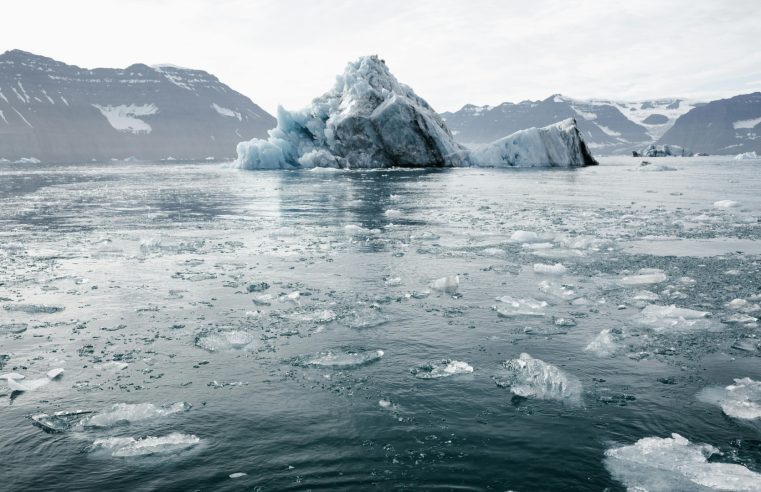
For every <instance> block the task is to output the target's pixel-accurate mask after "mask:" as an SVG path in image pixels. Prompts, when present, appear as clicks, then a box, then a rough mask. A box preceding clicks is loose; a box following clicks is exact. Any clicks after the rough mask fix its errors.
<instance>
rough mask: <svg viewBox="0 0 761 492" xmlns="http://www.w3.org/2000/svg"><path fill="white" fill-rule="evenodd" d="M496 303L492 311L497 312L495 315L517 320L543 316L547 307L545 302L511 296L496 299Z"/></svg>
mask: <svg viewBox="0 0 761 492" xmlns="http://www.w3.org/2000/svg"><path fill="white" fill-rule="evenodd" d="M497 301H499V302H500V304H498V305H496V306H494V308H493V309H494V310H495V311H497V315H499V316H501V317H503V318H517V317H530V316H537V317H542V316H544V314H545V313H544V309H545V308H546V307H547V303H546V302H545V301H538V300H536V299H531V298H528V299H518V298H515V297H511V296H502V297H498V298H497Z"/></svg>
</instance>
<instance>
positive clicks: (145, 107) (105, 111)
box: [93, 104, 159, 135]
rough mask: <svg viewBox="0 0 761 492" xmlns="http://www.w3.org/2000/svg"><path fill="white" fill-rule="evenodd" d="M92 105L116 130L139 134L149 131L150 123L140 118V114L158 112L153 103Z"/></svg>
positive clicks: (147, 114)
mask: <svg viewBox="0 0 761 492" xmlns="http://www.w3.org/2000/svg"><path fill="white" fill-rule="evenodd" d="M93 106H94V107H96V108H97V109H98V111H100V112H101V114H102V115H103V116H104V117H105V118H106V119H107V120H108V123H109V124H110V125H111V126H112V127H113V128H114V129H115V130H117V131H120V132H128V133H134V134H136V135H139V134H147V133H151V130H152V128H151V125H149V124H148V123H146V122H145V121H143V120H141V119H140V118H139V117H140V116H149V115H152V114H156V113H158V111H159V109H158V108H157V107H156V105H155V104H140V105H138V104H120V105H119V106H101V105H99V104H93Z"/></svg>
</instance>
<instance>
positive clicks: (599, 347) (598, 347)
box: [584, 328, 618, 357]
mask: <svg viewBox="0 0 761 492" xmlns="http://www.w3.org/2000/svg"><path fill="white" fill-rule="evenodd" d="M584 350H585V351H586V352H592V353H593V354H595V355H596V356H597V357H611V356H612V355H613V354H615V353H616V351H617V350H618V344H617V343H616V340H615V339H614V338H613V335H612V334H611V331H610V330H609V329H607V328H606V329H605V330H602V331H601V332H600V333H598V334H597V336H596V337H595V338H594V339H593V340H592V341H591V342H589V344H588V345H587V346H586V347H585V348H584Z"/></svg>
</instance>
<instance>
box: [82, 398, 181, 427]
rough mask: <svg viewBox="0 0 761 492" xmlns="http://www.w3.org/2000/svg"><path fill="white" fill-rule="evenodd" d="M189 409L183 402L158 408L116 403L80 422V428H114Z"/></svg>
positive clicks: (146, 404)
mask: <svg viewBox="0 0 761 492" xmlns="http://www.w3.org/2000/svg"><path fill="white" fill-rule="evenodd" d="M190 407H191V406H190V404H189V403H185V402H183V401H181V402H177V403H172V404H170V405H164V406H160V407H159V406H156V405H154V404H152V403H116V404H114V405H112V406H111V408H109V409H108V410H104V411H102V412H98V413H96V414H95V415H92V416H89V417H87V418H85V419H84V420H82V422H81V426H82V427H84V428H92V427H97V428H104V427H114V426H117V425H121V424H125V423H132V422H138V421H142V420H151V419H156V418H160V417H166V416H167V415H172V414H175V413H180V412H187V411H188V410H190Z"/></svg>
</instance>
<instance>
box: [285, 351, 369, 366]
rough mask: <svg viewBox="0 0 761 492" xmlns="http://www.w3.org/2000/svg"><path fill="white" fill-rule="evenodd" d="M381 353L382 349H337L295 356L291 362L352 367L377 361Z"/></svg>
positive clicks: (299, 364)
mask: <svg viewBox="0 0 761 492" xmlns="http://www.w3.org/2000/svg"><path fill="white" fill-rule="evenodd" d="M383 354H384V353H383V350H357V351H353V350H337V351H328V352H319V353H317V354H313V355H304V356H301V357H297V358H296V359H294V360H293V362H292V363H293V365H295V366H307V367H322V368H326V369H352V368H356V367H361V366H364V365H367V364H371V363H373V362H377V361H379V360H380V359H381V358H382V357H383Z"/></svg>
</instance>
